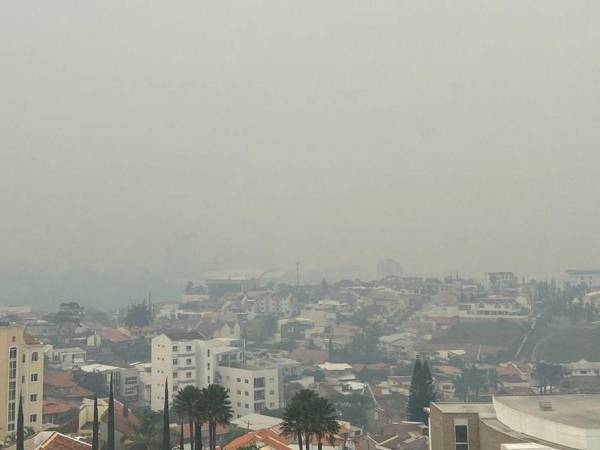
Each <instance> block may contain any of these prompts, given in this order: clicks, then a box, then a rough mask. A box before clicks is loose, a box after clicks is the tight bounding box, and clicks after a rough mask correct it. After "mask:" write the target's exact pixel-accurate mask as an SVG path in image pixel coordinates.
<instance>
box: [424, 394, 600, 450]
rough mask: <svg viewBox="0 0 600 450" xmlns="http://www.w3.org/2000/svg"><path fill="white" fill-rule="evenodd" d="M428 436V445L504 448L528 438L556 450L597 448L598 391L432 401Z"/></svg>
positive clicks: (456, 449)
mask: <svg viewBox="0 0 600 450" xmlns="http://www.w3.org/2000/svg"><path fill="white" fill-rule="evenodd" d="M429 437H430V448H431V450H462V449H464V450H502V449H506V448H507V444H521V445H525V444H527V445H529V444H532V443H533V444H538V445H540V446H542V448H544V446H545V447H546V448H550V449H559V450H592V449H597V448H600V394H592V395H590V394H587V395H552V396H534V395H531V396H500V397H494V400H493V403H438V402H435V403H432V404H431V406H430V417H429ZM503 446H504V447H503ZM508 448H511V447H510V446H508ZM512 448H515V446H513V447H512ZM516 448H519V447H516ZM520 448H523V447H520ZM525 448H528V447H525ZM534 448H535V447H534Z"/></svg>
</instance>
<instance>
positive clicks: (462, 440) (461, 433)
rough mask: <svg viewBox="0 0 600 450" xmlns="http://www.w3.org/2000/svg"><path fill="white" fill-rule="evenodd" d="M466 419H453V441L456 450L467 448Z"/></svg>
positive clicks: (467, 429)
mask: <svg viewBox="0 0 600 450" xmlns="http://www.w3.org/2000/svg"><path fill="white" fill-rule="evenodd" d="M468 423H469V422H468V419H460V418H457V419H454V442H455V443H456V450H469V427H468Z"/></svg>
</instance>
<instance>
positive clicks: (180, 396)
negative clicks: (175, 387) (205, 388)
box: [173, 386, 201, 450]
mask: <svg viewBox="0 0 600 450" xmlns="http://www.w3.org/2000/svg"><path fill="white" fill-rule="evenodd" d="M200 395H201V391H200V389H198V388H197V387H196V386H186V387H185V388H184V389H182V390H181V391H178V392H177V394H176V395H175V400H174V401H173V406H174V408H175V410H176V411H177V413H178V414H179V415H180V416H182V417H184V416H186V417H187V418H188V424H189V427H190V448H191V450H194V423H195V420H194V413H195V408H196V402H197V401H198V399H199V398H200Z"/></svg>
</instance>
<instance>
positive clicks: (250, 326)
mask: <svg viewBox="0 0 600 450" xmlns="http://www.w3.org/2000/svg"><path fill="white" fill-rule="evenodd" d="M276 331H277V319H276V318H275V317H273V316H270V315H265V316H259V317H255V318H254V319H252V320H249V321H248V323H246V326H245V328H244V333H245V335H246V339H248V340H250V341H254V342H256V343H257V344H259V345H260V344H263V343H264V342H265V341H268V340H269V339H271V338H272V337H273V335H274V334H275V332H276Z"/></svg>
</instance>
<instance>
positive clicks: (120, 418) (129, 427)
mask: <svg viewBox="0 0 600 450" xmlns="http://www.w3.org/2000/svg"><path fill="white" fill-rule="evenodd" d="M124 411H125V406H124V405H123V403H121V402H119V401H116V400H115V429H116V430H117V431H119V432H120V433H122V434H133V433H135V432H136V431H137V430H138V429H139V427H140V425H141V423H140V419H138V418H137V417H135V416H134V415H133V413H132V412H131V410H129V414H128V415H127V416H125V414H124ZM100 420H101V421H102V422H107V421H108V409H107V410H106V411H104V414H102V417H100Z"/></svg>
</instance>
